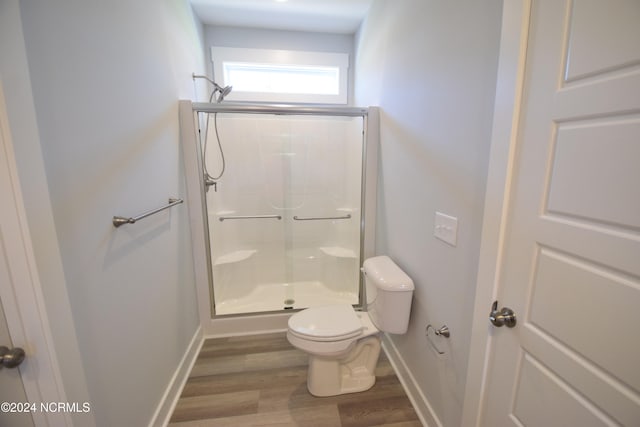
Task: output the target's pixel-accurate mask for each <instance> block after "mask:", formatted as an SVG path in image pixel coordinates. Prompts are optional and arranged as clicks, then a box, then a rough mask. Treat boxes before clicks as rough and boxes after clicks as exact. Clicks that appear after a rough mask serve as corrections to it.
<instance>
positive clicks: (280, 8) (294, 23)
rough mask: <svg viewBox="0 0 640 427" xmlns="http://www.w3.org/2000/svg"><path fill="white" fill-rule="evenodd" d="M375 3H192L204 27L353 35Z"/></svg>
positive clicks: (309, 0) (340, 0)
mask: <svg viewBox="0 0 640 427" xmlns="http://www.w3.org/2000/svg"><path fill="white" fill-rule="evenodd" d="M372 1H373V0H286V1H282V0H280V1H278V0H191V4H192V6H193V9H194V10H195V12H196V14H197V15H198V17H199V18H200V19H201V20H202V22H203V23H204V24H210V25H225V26H233V27H252V28H268V29H277V30H294V31H313V32H322V33H337V34H353V33H355V32H356V31H357V30H358V27H359V26H360V23H361V22H362V20H363V19H364V17H365V16H366V14H367V11H368V10H369V6H370V5H371V3H372Z"/></svg>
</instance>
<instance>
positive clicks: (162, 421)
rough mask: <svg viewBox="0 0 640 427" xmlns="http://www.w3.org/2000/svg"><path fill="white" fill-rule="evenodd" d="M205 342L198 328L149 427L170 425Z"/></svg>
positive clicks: (200, 329)
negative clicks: (174, 410) (183, 389)
mask: <svg viewBox="0 0 640 427" xmlns="http://www.w3.org/2000/svg"><path fill="white" fill-rule="evenodd" d="M203 342H204V339H203V337H202V328H201V327H200V326H198V329H197V330H196V333H195V334H194V335H193V338H191V342H190V343H189V346H188V347H187V351H186V352H185V353H184V356H182V360H181V361H180V364H178V367H177V369H176V371H175V372H174V374H173V376H172V377H171V381H169V385H168V386H167V389H166V390H165V392H164V394H163V395H162V399H161V400H160V403H159V404H158V408H157V409H156V412H155V413H154V414H153V417H152V418H151V422H150V423H149V427H163V426H166V425H167V424H169V419H170V418H171V414H172V413H173V409H174V408H175V406H176V404H177V403H178V399H179V398H180V393H181V392H182V388H183V387H184V385H185V384H186V382H187V379H188V378H189V373H190V372H191V368H193V364H194V363H195V362H196V359H197V358H198V354H199V353H200V348H202V343H203Z"/></svg>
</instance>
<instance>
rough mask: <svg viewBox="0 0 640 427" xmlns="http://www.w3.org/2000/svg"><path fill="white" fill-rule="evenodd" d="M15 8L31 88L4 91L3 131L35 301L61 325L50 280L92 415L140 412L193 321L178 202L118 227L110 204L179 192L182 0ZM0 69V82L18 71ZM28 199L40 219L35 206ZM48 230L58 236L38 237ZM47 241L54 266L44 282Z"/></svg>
mask: <svg viewBox="0 0 640 427" xmlns="http://www.w3.org/2000/svg"><path fill="white" fill-rule="evenodd" d="M15 3H17V2H12V4H14V5H15ZM4 5H5V3H4V2H3V6H4ZM20 8H21V19H22V31H23V32H24V40H25V45H26V58H27V59H28V72H29V73H30V77H31V79H30V80H31V81H30V84H31V88H32V91H33V97H32V100H30V99H27V100H21V101H18V100H17V99H16V97H15V96H11V98H10V99H9V100H8V103H9V106H8V108H9V110H10V111H12V112H13V117H10V119H11V127H12V130H13V129H15V130H16V131H17V132H18V134H15V135H14V142H15V144H16V145H18V146H19V145H22V144H25V146H26V147H27V148H24V147H22V148H20V149H19V150H16V153H17V157H18V159H17V161H18V165H19V168H20V171H19V173H20V178H21V182H22V186H23V190H24V191H25V193H26V194H25V199H26V200H27V215H28V217H29V225H30V227H31V228H36V227H42V230H44V232H45V234H44V235H41V234H40V233H38V232H36V233H33V236H34V240H35V242H34V244H35V246H36V256H37V257H38V267H39V270H40V272H41V275H42V276H43V287H44V288H45V289H44V292H45V297H46V298H47V311H48V312H52V313H58V314H59V315H60V316H58V317H57V316H52V318H51V322H52V328H53V334H54V337H61V336H63V335H64V334H74V331H73V329H71V330H69V329H64V328H65V327H66V326H68V323H67V324H65V322H64V321H63V320H64V319H61V318H59V317H61V316H62V313H59V309H58V306H57V301H56V298H59V297H61V295H60V293H59V290H60V288H63V289H66V295H62V296H64V297H65V298H66V301H67V304H68V306H70V313H69V311H68V310H67V316H68V315H69V314H70V315H71V319H68V320H71V321H72V325H73V327H74V328H75V336H76V338H77V348H78V351H77V352H76V355H77V356H78V358H79V359H80V360H79V361H78V362H79V365H78V366H76V369H77V370H79V371H82V370H83V371H84V374H85V378H86V381H85V388H86V389H85V392H86V390H88V397H89V401H90V402H91V403H92V407H91V408H92V415H93V416H94V417H95V419H96V422H97V424H98V425H100V426H115V425H131V426H134V425H135V426H137V425H145V424H147V423H148V422H149V421H150V419H151V416H152V415H153V412H154V410H155V409H156V406H157V405H158V403H159V401H160V399H161V397H162V394H163V392H164V391H165V389H166V387H167V385H168V383H169V381H170V379H171V376H172V375H173V373H174V371H175V369H176V367H177V366H178V364H179V362H180V360H181V358H182V357H183V355H184V352H185V350H186V346H187V345H188V344H189V341H190V339H191V338H192V336H193V334H194V333H195V331H196V329H197V327H198V316H197V308H196V307H197V306H196V295H195V286H194V273H193V262H192V256H191V244H190V236H189V225H188V216H187V211H186V207H185V205H182V206H179V207H177V208H173V209H172V210H170V211H166V212H163V213H161V214H159V215H156V216H154V217H150V218H148V219H146V220H144V221H142V222H140V223H138V224H135V225H130V226H125V227H122V228H120V229H118V230H115V229H114V228H113V227H112V226H111V217H112V216H113V215H127V216H128V215H134V214H137V213H139V212H142V211H145V210H147V209H150V208H154V207H157V206H160V205H162V204H164V203H165V202H166V200H167V198H168V197H170V196H177V197H185V195H186V191H185V187H184V182H183V181H184V171H183V167H182V158H181V154H180V145H179V141H178V135H179V134H178V109H177V105H178V104H177V101H178V99H180V98H194V84H193V82H192V79H191V73H192V72H200V73H201V72H203V71H204V63H203V58H202V49H203V47H202V42H201V37H202V32H201V29H199V28H198V26H199V24H198V22H197V21H196V20H194V17H193V15H192V13H191V8H190V6H189V4H188V2H187V1H186V0H184V1H183V0H180V1H172V0H163V1H161V2H158V1H152V0H144V1H136V2H126V1H115V2H114V1H110V2H82V1H73V0H59V1H56V2H50V1H46V0H40V1H35V0H34V1H29V2H20ZM12 13H13V15H14V17H15V15H16V14H17V13H16V12H15V10H13V11H12ZM16 49H17V51H18V53H21V54H22V55H23V56H24V52H25V49H24V48H22V51H20V47H17V48H16ZM3 54H4V52H3ZM5 70H6V68H3V69H2V71H3V75H2V79H3V83H4V84H5V86H11V84H12V82H16V81H18V82H21V83H24V81H23V79H24V76H22V77H21V76H19V75H17V74H15V73H11V72H7V73H5ZM9 71H14V70H9ZM27 83H28V82H27ZM27 92H28V91H27V90H24V91H23V94H26V93H27ZM29 105H31V106H32V107H33V106H35V115H34V112H33V108H32V111H28V110H29ZM25 121H26V122H25ZM23 122H24V123H23ZM28 125H32V126H33V125H36V126H37V128H36V126H33V127H32V129H31V131H30V132H29V131H27V126H28ZM29 147H30V148H29ZM32 161H33V162H35V166H33V165H30V162H32ZM42 161H43V163H44V171H45V172H46V182H47V184H48V195H49V196H50V205H49V206H47V201H46V200H40V199H39V198H38V196H39V195H38V194H37V192H38V191H40V193H41V195H42V194H44V195H45V196H46V195H47V194H46V193H47V191H41V190H42V188H41V187H39V186H38V185H35V184H33V183H32V180H39V181H40V186H41V185H42V180H43V178H44V176H43V175H44V174H43V171H42V167H40V168H38V165H41V164H42ZM39 162H40V163H39ZM34 201H35V203H32V202H34ZM42 206H44V207H45V208H48V210H49V212H52V213H53V221H54V224H55V226H54V229H53V230H52V229H51V228H48V229H47V228H46V221H42V220H40V219H39V218H38V215H39V212H37V210H38V209H39V207H42ZM44 213H45V214H46V213H47V210H46V209H45V211H44ZM43 224H44V225H43ZM51 226H53V224H50V227H51ZM51 236H53V237H51ZM55 236H57V241H58V242H57V244H58V247H57V248H50V250H49V251H47V250H46V249H43V248H44V247H46V245H47V244H51V242H52V241H53V239H54V238H55ZM43 238H45V239H47V240H45V241H42V239H43ZM48 253H52V255H53V256H54V257H55V256H58V259H59V260H61V265H62V269H63V273H62V272H60V273H61V274H63V278H62V281H63V283H62V284H58V285H56V286H54V287H53V288H52V287H51V286H50V284H51V283H50V281H49V277H48V276H47V274H46V273H47V269H46V268H44V267H43V266H45V265H46V264H47V261H43V258H45V257H47V255H48ZM49 270H51V269H49ZM58 279H60V278H59V277H54V280H58ZM50 296H53V298H50ZM68 317H69V316H68ZM61 344H63V343H61V342H60V341H58V339H56V343H55V345H56V350H57V352H58V354H59V355H63V354H64V353H65V351H66V350H65V349H64V348H61ZM63 369H64V367H63ZM63 374H65V373H64V372H63ZM67 382H68V377H67V376H65V385H66V386H68V384H67ZM76 383H77V384H80V386H79V388H80V389H81V388H82V378H80V379H78V380H77V381H76ZM80 391H82V390H80ZM69 397H74V396H69ZM82 425H86V424H82Z"/></svg>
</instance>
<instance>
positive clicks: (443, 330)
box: [424, 324, 451, 354]
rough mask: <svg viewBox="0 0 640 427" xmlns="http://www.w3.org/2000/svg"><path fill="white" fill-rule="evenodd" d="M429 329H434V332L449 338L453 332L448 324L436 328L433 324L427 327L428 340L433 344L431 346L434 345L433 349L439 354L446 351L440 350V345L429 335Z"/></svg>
mask: <svg viewBox="0 0 640 427" xmlns="http://www.w3.org/2000/svg"><path fill="white" fill-rule="evenodd" d="M429 329H433V333H434V334H436V336H439V337H440V336H442V337H445V338H449V337H450V336H451V332H450V331H449V327H448V326H447V325H443V326H442V327H441V328H440V329H436V328H434V327H433V326H431V324H428V325H427V328H426V329H425V332H424V333H425V335H426V336H427V341H429V344H431V347H433V349H434V350H435V351H436V352H437V353H438V354H444V351H440V350H439V349H438V347H437V346H436V344H435V343H434V342H433V340H432V339H431V336H430V335H429Z"/></svg>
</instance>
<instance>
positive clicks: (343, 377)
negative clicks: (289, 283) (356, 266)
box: [287, 256, 414, 396]
mask: <svg viewBox="0 0 640 427" xmlns="http://www.w3.org/2000/svg"><path fill="white" fill-rule="evenodd" d="M362 270H363V273H364V275H365V285H366V290H367V298H366V299H367V304H366V308H367V310H368V311H356V310H355V309H354V308H353V307H352V306H351V305H348V304H340V305H327V306H322V307H312V308H308V309H306V310H302V311H300V312H299V313H296V314H294V315H293V316H291V317H290V318H289V324H288V326H289V327H288V330H287V339H288V340H289V342H290V343H291V344H292V345H293V346H294V347H296V348H298V349H300V350H302V351H304V352H306V353H307V354H309V368H308V373H307V389H308V390H309V392H310V393H311V394H313V395H314V396H336V395H339V394H345V393H356V392H360V391H365V390H368V389H369V388H371V387H372V386H373V385H374V384H375V367H376V365H377V363H378V356H379V355H380V335H381V333H382V332H389V333H400V334H402V333H405V332H406V330H407V327H408V323H409V312H410V309H411V298H412V296H413V290H414V285H413V281H412V280H411V279H410V278H409V276H407V275H406V273H404V272H403V271H402V270H400V268H399V267H398V266H397V265H396V264H395V263H394V262H393V261H392V260H391V259H390V258H389V257H386V256H379V257H374V258H369V259H367V260H366V261H365V262H364V264H363V269H362Z"/></svg>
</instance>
